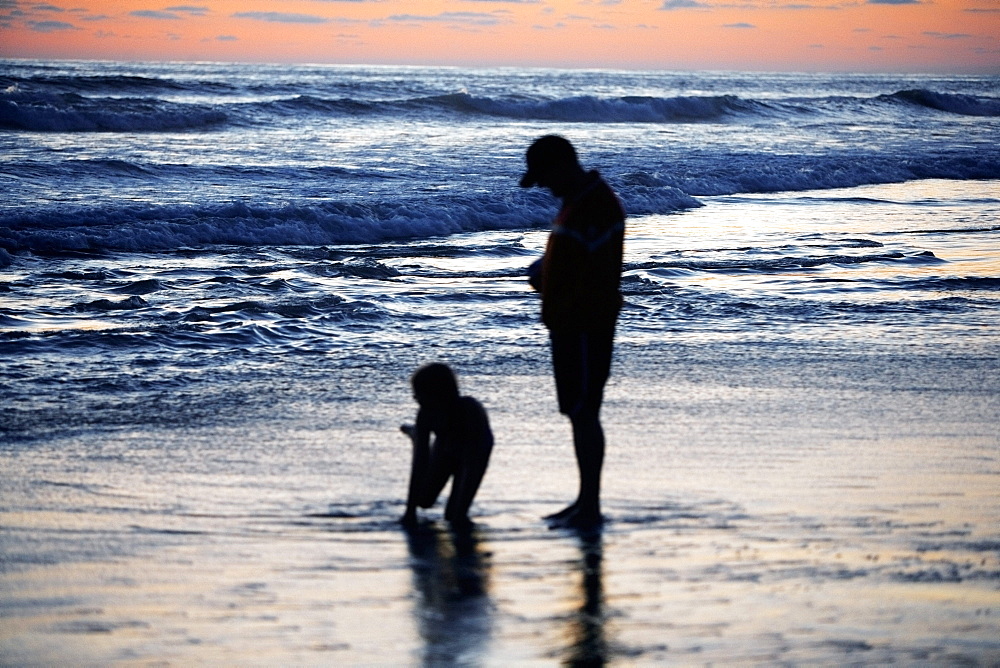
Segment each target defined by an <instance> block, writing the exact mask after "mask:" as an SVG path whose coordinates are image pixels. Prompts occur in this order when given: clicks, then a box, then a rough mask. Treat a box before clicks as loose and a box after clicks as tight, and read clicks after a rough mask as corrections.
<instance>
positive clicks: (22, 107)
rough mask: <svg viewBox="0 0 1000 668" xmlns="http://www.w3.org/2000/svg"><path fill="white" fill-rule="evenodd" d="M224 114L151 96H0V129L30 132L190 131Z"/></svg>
mask: <svg viewBox="0 0 1000 668" xmlns="http://www.w3.org/2000/svg"><path fill="white" fill-rule="evenodd" d="M227 119H228V116H227V114H226V113H225V112H224V111H222V110H220V109H218V108H216V107H214V106H210V105H202V104H184V103H178V102H167V101H164V100H158V99H154V98H89V97H84V96H82V95H78V94H76V93H56V94H53V93H23V92H20V91H8V92H5V93H3V94H2V96H0V129H4V130H30V131H35V132H156V131H165V130H190V129H198V128H205V127H210V126H214V125H219V124H221V123H225V122H226V121H227Z"/></svg>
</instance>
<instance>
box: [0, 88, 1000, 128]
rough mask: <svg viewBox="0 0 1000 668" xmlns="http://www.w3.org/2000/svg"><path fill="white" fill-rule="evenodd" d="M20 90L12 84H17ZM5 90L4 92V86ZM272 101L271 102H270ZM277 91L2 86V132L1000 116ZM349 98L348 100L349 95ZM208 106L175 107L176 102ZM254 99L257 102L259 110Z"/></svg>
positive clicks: (982, 109) (841, 104)
mask: <svg viewBox="0 0 1000 668" xmlns="http://www.w3.org/2000/svg"><path fill="white" fill-rule="evenodd" d="M11 81H13V83H10V82H11ZM5 84H7V85H6V86H5ZM269 92H270V94H268V93H269ZM274 92H276V91H260V92H257V93H253V94H252V95H251V96H250V99H248V97H247V95H245V94H240V89H239V88H238V87H236V85H235V84H230V83H225V82H218V81H196V82H191V83H188V82H177V81H172V80H169V79H157V78H150V77H139V76H121V77H116V76H99V77H45V78H42V79H38V78H33V79H29V80H12V79H0V129H8V130H31V131H44V132H101V131H103V132H156V131H170V130H179V129H199V128H207V127H213V126H218V125H223V124H227V123H232V124H254V125H268V124H269V123H271V122H273V120H274V118H275V117H279V118H289V117H296V116H301V115H303V114H306V115H313V116H319V117H327V116H330V117H337V116H352V117H358V116H361V117H364V116H372V117H376V116H402V117H407V116H413V115H416V116H423V115H426V114H428V113H430V114H435V115H438V114H444V115H447V116H455V115H458V116H485V117H494V118H505V119H515V120H522V121H547V122H552V121H556V122H563V123H650V124H672V123H698V122H705V123H731V122H737V123H738V122H740V121H741V120H753V119H763V118H771V119H776V120H781V119H783V118H798V117H801V116H803V115H809V114H815V115H818V116H822V115H831V114H833V115H836V116H837V117H842V116H843V115H844V114H845V113H848V114H850V113H857V114H863V115H870V114H871V113H873V110H875V111H876V112H877V113H894V114H908V113H918V110H919V111H926V110H936V111H941V112H946V113H951V114H956V115H964V116H981V117H995V116H1000V99H998V98H995V97H987V96H974V95H965V94H957V93H947V92H937V91H933V90H927V89H912V90H903V91H898V92H895V93H891V94H883V95H879V96H876V97H874V98H869V97H836V98H829V97H815V98H794V99H784V100H782V99H767V100H764V99H754V98H752V97H745V96H740V95H733V94H719V95H675V96H650V95H622V96H608V97H602V96H597V95H577V96H568V97H555V98H546V97H540V96H532V95H517V94H514V95H507V96H488V95H487V96H483V95H475V94H470V93H468V92H464V91H463V92H455V93H446V94H439V95H427V96H416V97H409V98H401V99H391V98H385V99H362V98H360V97H357V96H351V95H338V96H329V95H327V94H326V93H329V92H331V91H329V90H326V91H324V90H322V89H317V88H316V87H315V86H313V85H307V84H304V83H303V84H302V85H301V87H300V90H299V91H296V90H295V87H294V86H289V85H288V84H285V85H283V86H282V87H281V91H280V92H281V95H279V96H278V97H274V96H273V93H274ZM342 92H344V91H342ZM177 94H184V95H187V96H198V95H201V96H210V97H211V99H212V102H211V103H208V102H177V101H171V100H170V99H163V98H164V97H167V98H169V97H170V96H171V95H177ZM254 97H257V98H259V99H256V100H254V99H253V98H254Z"/></svg>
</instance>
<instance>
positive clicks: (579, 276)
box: [521, 135, 625, 528]
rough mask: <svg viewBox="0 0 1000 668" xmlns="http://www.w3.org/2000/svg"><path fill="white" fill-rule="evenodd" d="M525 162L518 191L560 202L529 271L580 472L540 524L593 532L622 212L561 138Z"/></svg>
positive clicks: (537, 148) (534, 150) (535, 148)
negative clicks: (568, 496) (532, 190)
mask: <svg viewBox="0 0 1000 668" xmlns="http://www.w3.org/2000/svg"><path fill="white" fill-rule="evenodd" d="M526 160H527V164H528V169H527V172H525V174H524V176H523V177H522V178H521V186H522V187H525V188H528V187H531V186H535V185H537V186H541V187H543V188H547V189H548V190H549V191H550V192H551V193H552V194H553V195H555V196H556V197H558V198H560V199H561V200H562V207H561V209H560V211H559V215H558V216H557V217H556V220H555V222H554V224H553V226H552V232H551V234H550V235H549V240H548V245H547V246H546V249H545V255H544V257H543V258H542V259H541V260H540V261H539V262H536V263H535V264H534V265H532V269H531V270H530V272H529V273H530V281H531V284H532V286H533V287H534V288H535V289H536V290H538V291H539V292H540V293H541V296H542V322H543V323H544V324H545V326H546V327H547V328H548V330H549V336H550V339H551V342H552V369H553V373H554V375H555V381H556V392H557V395H558V398H559V411H560V412H561V413H563V414H564V415H566V416H567V417H569V419H570V422H571V424H572V426H573V447H574V450H575V452H576V461H577V467H578V468H579V473H580V491H579V494H578V496H577V499H576V501H575V502H574V503H572V504H571V505H570V506H568V507H567V508H565V509H564V510H562V511H560V512H558V513H556V514H554V515H550V516H549V517H547V518H546V519H548V520H550V521H551V522H552V523H553V525H554V526H562V527H575V528H589V527H595V526H598V525H600V524H601V521H602V517H601V502H600V496H601V468H602V466H603V464H604V430H603V428H602V427H601V421H600V411H601V402H602V400H603V397H604V385H605V383H606V382H607V379H608V375H609V374H610V371H611V356H612V349H613V345H614V334H615V324H616V322H617V320H618V312H619V311H620V309H621V305H622V297H621V292H620V290H619V285H620V283H621V270H622V246H623V239H624V234H625V212H624V211H623V210H622V207H621V204H620V203H619V201H618V198H617V197H616V196H615V194H614V192H613V191H612V190H611V188H610V187H609V186H608V184H607V183H605V182H604V179H602V178H601V176H600V174H598V173H597V172H596V171H586V170H584V169H583V167H581V166H580V162H579V160H578V159H577V155H576V150H575V149H574V148H573V145H572V144H570V143H569V141H567V140H566V139H565V138H563V137H560V136H557V135H546V136H544V137H542V138H540V139H538V140H536V141H535V142H534V143H533V144H532V145H531V147H530V148H529V149H528V152H527V155H526Z"/></svg>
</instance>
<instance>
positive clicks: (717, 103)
mask: <svg viewBox="0 0 1000 668" xmlns="http://www.w3.org/2000/svg"><path fill="white" fill-rule="evenodd" d="M415 103H417V104H426V105H429V106H435V107H440V108H444V109H451V110H455V111H459V112H464V113H478V114H485V115H488V116H502V117H505V118H516V119H522V120H545V121H566V122H571V123H670V122H681V121H683V122H691V121H716V120H720V119H723V118H725V117H728V116H736V115H743V114H761V113H765V112H769V111H771V110H772V109H773V108H772V107H771V105H768V104H765V103H763V102H758V101H754V100H745V99H742V98H740V97H737V96H735V95H718V96H679V97H663V98H661V97H648V96H623V97H612V98H601V97H596V96H593V95H581V96H576V97H568V98H561V99H554V100H536V99H532V98H527V97H509V98H502V99H498V98H489V97H476V96H473V95H470V94H468V93H454V94H451V95H440V96H434V97H428V98H423V99H420V100H416V101H415Z"/></svg>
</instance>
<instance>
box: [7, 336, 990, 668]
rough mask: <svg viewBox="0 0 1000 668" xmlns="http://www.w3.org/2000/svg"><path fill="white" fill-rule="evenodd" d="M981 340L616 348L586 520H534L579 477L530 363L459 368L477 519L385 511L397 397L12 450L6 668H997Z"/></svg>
mask: <svg viewBox="0 0 1000 668" xmlns="http://www.w3.org/2000/svg"><path fill="white" fill-rule="evenodd" d="M992 345H993V344H992V343H989V344H988V345H986V344H984V345H983V346H982V347H981V348H980V349H978V350H966V351H961V350H942V349H939V348H935V347H924V348H921V347H919V346H913V345H912V344H910V343H907V342H904V341H898V342H892V341H889V342H881V343H878V344H872V345H870V346H868V347H866V348H863V349H862V348H860V347H858V346H854V345H846V346H838V345H835V344H832V343H831V344H830V346H829V347H828V348H824V347H822V346H819V347H818V346H816V345H815V344H814V343H810V344H809V345H805V344H802V345H799V344H795V343H794V342H784V343H777V342H772V343H770V344H767V345H763V344H761V343H760V342H756V343H755V342H733V343H731V344H714V345H712V346H697V345H691V346H688V347H685V346H683V345H680V344H677V343H676V342H675V343H674V344H672V345H671V346H670V347H659V348H656V347H654V346H649V345H644V346H637V345H631V344H630V343H629V342H628V339H627V337H623V342H622V344H621V346H620V348H619V353H620V354H619V359H618V363H617V367H616V374H615V377H614V380H613V382H612V383H611V385H610V386H609V389H608V398H607V403H606V409H605V414H604V421H605V426H606V429H607V431H608V434H609V451H608V458H607V463H606V468H605V513H606V515H607V518H608V521H607V524H606V526H605V528H604V530H603V531H602V532H600V533H597V534H590V535H580V534H577V533H573V532H568V531H550V530H549V529H548V528H547V527H546V525H545V523H544V522H542V521H541V519H540V518H541V517H542V516H543V515H544V514H547V513H550V512H553V511H554V510H557V509H559V508H560V507H561V504H563V503H564V502H566V501H568V500H570V498H571V496H572V493H573V491H574V484H575V479H574V469H573V462H572V455H571V447H570V445H569V440H568V428H567V426H566V425H565V424H564V423H563V421H562V419H561V418H558V416H556V415H555V413H554V410H552V406H553V405H554V400H553V398H552V397H551V396H550V395H551V388H550V381H549V379H548V377H547V376H545V375H538V374H520V375H519V374H518V373H513V372H511V373H507V374H506V375H495V374H488V373H482V374H479V375H470V376H469V377H467V378H465V379H464V380H465V387H466V388H467V389H468V390H469V391H470V392H473V393H475V394H477V395H478V396H479V397H480V398H482V399H483V401H484V403H486V405H487V406H488V407H489V408H490V411H491V418H492V420H493V423H494V428H495V431H496V432H497V434H498V443H497V447H496V450H495V451H494V458H493V461H492V464H491V469H490V471H489V472H488V474H487V478H486V480H485V481H484V485H483V487H482V489H481V491H480V494H479V497H478V500H477V504H476V506H475V512H476V521H477V527H476V530H475V531H474V533H473V534H472V535H471V536H455V535H453V534H452V533H451V532H450V531H449V530H448V529H447V527H446V526H445V525H444V524H443V523H442V522H441V520H440V512H441V511H440V506H439V507H437V508H435V509H432V510H431V511H429V512H428V513H427V514H426V516H425V517H426V519H427V523H426V524H424V525H423V526H422V527H421V529H419V530H417V531H415V532H412V533H409V534H408V533H406V532H404V531H402V530H401V529H400V528H399V527H398V525H397V524H396V523H395V520H396V519H397V517H398V516H399V514H400V513H401V510H402V505H401V501H402V493H403V492H402V490H403V485H404V484H405V475H406V465H407V462H406V461H405V457H400V451H401V450H403V451H405V448H404V444H403V443H402V439H401V437H399V440H397V435H396V434H395V433H394V431H393V430H394V425H395V424H396V423H397V421H398V420H399V419H400V418H401V417H405V416H407V415H408V414H409V413H410V412H411V411H412V406H411V401H410V399H409V397H408V396H407V394H406V391H405V387H404V386H400V387H395V388H383V390H382V391H380V392H379V401H380V402H381V403H379V404H377V406H376V408H375V409H372V410H368V409H365V408H364V406H366V405H367V404H366V403H365V401H364V400H365V399H374V397H368V398H364V397H363V398H362V401H359V402H358V403H357V404H351V405H349V406H345V405H344V402H339V403H335V402H331V403H330V404H329V405H325V406H323V405H320V406H311V407H310V411H309V412H308V415H306V413H305V412H304V413H303V415H302V417H301V418H300V419H298V420H297V421H296V420H291V421H289V420H286V421H281V422H279V423H269V422H267V421H266V420H262V421H261V422H260V423H259V424H257V425H253V426H248V427H247V428H246V429H242V430H241V429H235V430H234V429H228V430H223V429H222V428H215V429H201V430H199V429H193V430H191V431H188V432H185V431H184V430H174V431H168V430H163V429H160V430H155V429H152V430H149V431H143V430H141V429H132V430H117V431H113V430H105V431H103V432H101V431H98V432H91V433H90V435H89V436H80V435H77V436H74V437H70V436H67V437H66V438H65V440H64V441H62V442H55V443H52V444H50V447H41V446H40V445H39V446H38V447H34V448H32V447H23V446H22V447H20V448H18V449H16V450H15V449H13V448H7V449H5V450H4V451H3V465H4V470H5V476H4V477H5V482H4V483H3V488H4V489H3V511H2V514H0V522H2V526H3V535H4V538H3V545H4V569H3V573H2V576H0V587H2V591H3V597H2V600H3V602H2V606H0V613H2V616H3V624H2V630H0V658H2V661H0V662H2V663H3V664H4V665H59V664H61V665H111V664H122V665H148V664H160V665H163V664H166V665H199V664H201V665H206V664H211V665H317V664H319V665H333V664H336V665H414V664H421V663H426V664H432V665H438V664H448V663H460V664H465V665H557V664H565V663H587V662H590V663H597V664H600V663H609V664H617V665H649V664H662V663H666V664H679V665H690V664H705V663H722V664H774V663H785V664H809V663H819V664H841V663H858V664H874V663H902V664H929V663H934V664H965V663H971V664H977V665H991V664H993V665H995V664H997V663H998V662H1000V528H998V524H997V518H998V517H1000V484H998V483H1000V440H998V434H997V424H1000V399H998V396H1000V393H998V389H1000V388H998V385H1000V381H998V380H997V379H998V378H1000V374H997V371H1000V369H998V368H997V367H998V363H997V359H996V358H995V357H990V356H988V355H986V353H988V352H989V351H990V348H991V346H992ZM541 351H543V347H541V346H539V347H538V350H537V352H541ZM851 351H854V352H853V353H852V352H851ZM859 351H860V352H859ZM671 359H672V360H674V361H673V363H669V364H668V363H666V360H671ZM734 367H738V368H739V369H740V373H739V374H738V375H733V374H731V373H727V370H728V369H731V368H734ZM514 368H515V367H514V366H513V365H512V366H511V368H510V369H508V371H513V370H514ZM517 368H521V367H520V366H518V367H517ZM543 370H544V369H543ZM532 392H534V394H532ZM526 397H532V400H530V401H528V400H526V399H525V398H526ZM366 410H367V412H366ZM29 480H33V481H35V483H34V484H31V485H28V484H27V483H26V482H25V481H29ZM39 481H41V482H39Z"/></svg>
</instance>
